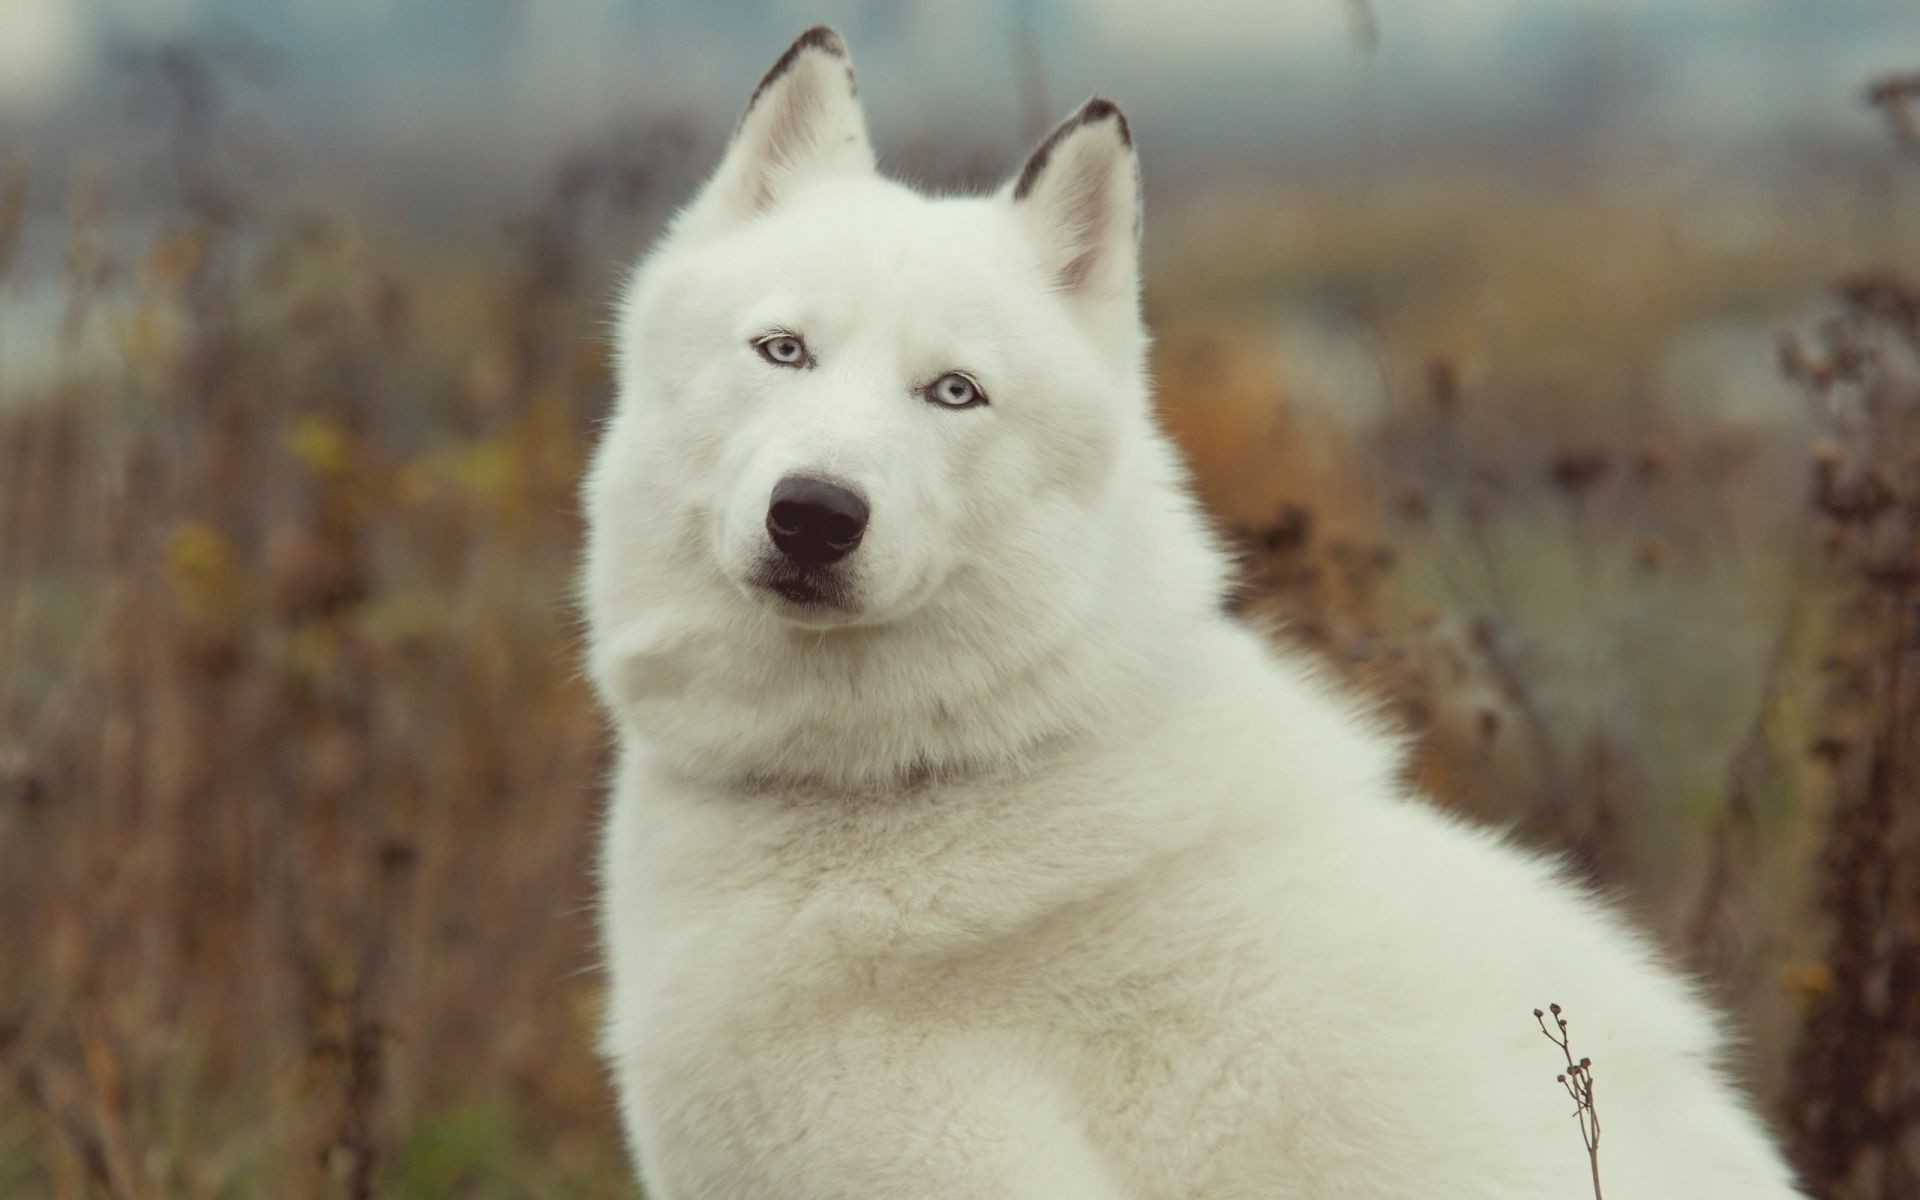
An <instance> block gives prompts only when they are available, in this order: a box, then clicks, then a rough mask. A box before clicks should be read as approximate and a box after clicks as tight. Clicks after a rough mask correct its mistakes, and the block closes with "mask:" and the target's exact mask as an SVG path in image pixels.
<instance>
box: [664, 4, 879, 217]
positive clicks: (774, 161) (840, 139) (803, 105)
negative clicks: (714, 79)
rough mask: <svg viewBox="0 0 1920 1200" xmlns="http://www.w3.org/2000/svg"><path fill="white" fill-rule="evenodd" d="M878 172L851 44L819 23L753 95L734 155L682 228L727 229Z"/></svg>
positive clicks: (730, 152) (737, 131)
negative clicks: (801, 189) (830, 182)
mask: <svg viewBox="0 0 1920 1200" xmlns="http://www.w3.org/2000/svg"><path fill="white" fill-rule="evenodd" d="M873 170H874V161H873V147H872V145H871V143H869V142H868V140H867V120H866V115H865V114H864V113H863V112H862V111H861V109H860V100H859V97H858V94H857V92H856V90H855V87H854V82H853V61H852V60H851V59H850V58H849V57H848V55H847V45H846V43H845V42H843V41H841V40H840V35H839V34H837V33H835V32H834V31H833V30H831V29H829V28H827V27H826V26H825V25H816V26H815V27H814V28H812V29H809V30H807V31H806V32H805V33H803V34H801V35H800V36H799V37H798V38H797V39H795V41H794V43H793V45H791V46H789V47H787V52H786V53H785V54H782V55H781V56H780V58H779V59H778V60H777V61H776V62H775V63H774V64H773V66H772V67H771V68H770V69H769V70H768V71H767V73H766V76H765V77H764V78H762V79H761V80H760V86H759V87H757V88H755V89H754V90H753V96H752V98H751V99H749V100H748V101H747V111H746V113H745V114H744V115H743V116H742V117H741V118H740V124H739V127H738V128H736V129H735V130H734V133H733V140H732V141H731V142H730V143H728V145H727V153H726V156H725V157H724V158H722V159H721V161H720V166H719V168H718V169H717V170H715V171H714V173H713V178H712V179H710V180H708V181H707V185H706V187H705V188H703V189H701V192H700V195H699V196H698V198H696V199H695V200H694V202H693V204H692V205H691V206H690V207H689V208H688V209H687V211H686V212H685V213H684V214H683V215H682V217H681V225H682V227H687V226H695V227H699V228H703V229H709V230H719V229H723V228H726V227H727V226H728V225H732V224H738V223H740V222H742V221H746V220H748V219H749V218H751V217H753V216H755V215H757V214H759V213H762V212H765V211H767V210H768V209H770V208H773V207H774V206H775V205H777V204H778V203H779V202H780V200H781V199H782V197H784V196H786V195H789V194H791V192H792V191H793V189H794V188H796V187H798V186H799V185H800V184H802V183H804V182H806V181H808V180H812V179H819V178H824V177H827V176H832V175H867V174H872V173H873Z"/></svg>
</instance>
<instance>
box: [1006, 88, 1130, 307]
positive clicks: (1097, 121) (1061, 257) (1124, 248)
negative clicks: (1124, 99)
mask: <svg viewBox="0 0 1920 1200" xmlns="http://www.w3.org/2000/svg"><path fill="white" fill-rule="evenodd" d="M1007 193H1008V196H1009V199H1010V200H1011V202H1012V203H1013V205H1014V206H1015V208H1016V209H1018V210H1019V211H1020V212H1022V213H1023V214H1024V215H1025V216H1026V218H1027V220H1028V222H1029V224H1030V227H1031V228H1032V230H1033V232H1034V236H1035V238H1036V240H1037V244H1038V245H1039V247H1040V251H1041V254H1042V256H1043V259H1044V261H1045V263H1046V266H1047V269H1048V270H1049V272H1050V273H1051V274H1052V276H1053V279H1054V282H1055V285H1056V286H1058V287H1059V288H1060V289H1061V290H1062V291H1065V292H1069V293H1074V294H1078V295H1083V296H1086V297H1088V298H1090V299H1116V298H1132V297H1133V296H1135V295H1136V294H1137V292H1138V290H1139V286H1140V279H1139V257H1140V250H1139V243H1140V166H1139V160H1138V159H1137V158H1136V157H1135V156H1134V152H1133V131H1132V130H1131V129H1130V128H1128V126H1127V118H1126V116H1125V115H1124V114H1122V113H1121V111H1120V107H1119V106H1118V105H1116V104H1115V103H1114V102H1113V101H1111V100H1104V99H1101V98H1100V97H1098V96H1096V97H1094V98H1093V99H1091V100H1089V101H1087V102H1086V103H1085V104H1083V105H1081V107H1080V111H1079V112H1077V113H1075V114H1073V115H1072V116H1071V117H1068V118H1067V119H1066V120H1065V121H1064V122H1062V123H1061V125H1060V127H1059V128H1057V129H1055V130H1054V131H1053V132H1052V133H1050V134H1048V135H1047V136H1046V138H1045V139H1044V140H1043V141H1041V143H1040V144H1039V145H1038V146H1036V147H1034V151H1033V153H1032V155H1030V156H1029V157H1028V159H1027V165H1026V166H1025V167H1023V168H1021V170H1020V174H1019V175H1018V176H1017V177H1016V178H1015V179H1014V180H1013V182H1012V183H1010V184H1009V185H1008V187H1007Z"/></svg>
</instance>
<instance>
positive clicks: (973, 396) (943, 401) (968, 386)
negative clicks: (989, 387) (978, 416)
mask: <svg viewBox="0 0 1920 1200" xmlns="http://www.w3.org/2000/svg"><path fill="white" fill-rule="evenodd" d="M923 394H924V395H925V396H926V398H927V399H928V400H929V401H930V402H932V403H934V404H938V405H940V406H941V407H942V408H973V407H975V406H976V405H981V404H985V403H986V402H987V394H986V393H985V392H983V391H981V390H980V385H979V384H977V383H975V382H974V381H973V380H972V379H970V378H968V377H967V376H965V375H962V374H961V373H960V372H958V371H948V372H947V373H946V374H945V375H942V376H941V377H940V378H938V379H936V380H934V381H933V382H932V383H930V384H928V385H927V388H926V391H925V392H924V393H923Z"/></svg>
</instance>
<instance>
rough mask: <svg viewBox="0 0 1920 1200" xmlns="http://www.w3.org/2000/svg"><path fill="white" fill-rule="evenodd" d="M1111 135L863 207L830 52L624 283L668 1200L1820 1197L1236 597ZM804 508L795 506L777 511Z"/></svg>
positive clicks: (798, 54) (601, 487)
mask: <svg viewBox="0 0 1920 1200" xmlns="http://www.w3.org/2000/svg"><path fill="white" fill-rule="evenodd" d="M1136 189H1137V184H1136V182H1135V170H1134V165H1133V155H1132V148H1131V143H1130V138H1129V135H1128V132H1127V129H1126V124H1125V122H1124V120H1123V119H1122V118H1121V117H1120V116H1119V113H1118V111H1117V110H1116V109H1113V108H1112V106H1111V105H1107V104H1105V103H1104V102H1099V101H1096V102H1093V103H1091V104H1089V105H1088V106H1087V107H1086V108H1084V109H1083V110H1082V111H1081V112H1080V113H1079V114H1078V115H1077V116H1076V117H1074V118H1073V119H1072V120H1070V121H1068V122H1067V123H1066V124H1065V125H1063V126H1062V127H1061V129H1060V130H1059V131H1057V132H1056V133H1055V135H1054V136H1053V137H1051V138H1049V139H1048V141H1047V142H1046V143H1045V144H1043V146H1042V147H1041V148H1040V149H1039V150H1038V151H1036V153H1035V155H1034V158H1033V160H1032V161H1031V162H1029V164H1028V166H1027V169H1026V170H1025V171H1023V172H1022V174H1021V176H1020V178H1019V179H1018V180H1017V181H1015V183H1013V184H1012V185H1010V187H1009V188H1008V189H1007V190H1006V191H1005V192H1003V193H1002V194H1000V195H998V196H994V197H989V198H971V199H954V200H930V199H926V198H923V197H920V196H918V195H915V194H914V193H912V192H909V191H907V190H905V189H903V188H900V187H898V186H897V185H894V184H891V183H887V182H885V181H883V180H881V179H879V178H878V177H877V176H876V175H875V174H874V171H873V161H872V155H871V151H870V150H869V149H868V146H867V141H866V134H865V128H864V124H863V122H862V119H861V116H860V113H859V109H858V107H857V103H856V102H855V100H854V95H853V89H852V85H851V75H850V73H849V71H848V68H847V64H846V59H845V52H844V49H843V48H842V47H841V46H840V44H839V41H838V39H837V38H835V37H834V36H833V35H831V34H830V33H827V32H826V31H819V30H817V31H814V32H812V33H809V34H808V35H806V36H805V37H803V38H802V39H801V40H800V42H798V43H796V45H795V47H794V49H793V50H791V51H789V53H788V54H787V55H786V56H785V57H784V58H783V59H782V60H781V61H780V63H778V64H776V66H775V68H774V71H773V72H772V73H770V74H769V76H768V78H767V80H766V82H764V83H763V84H762V85H761V88H760V90H759V91H758V92H756V93H755V97H754V100H753V102H752V104H751V105H750V106H749V110H748V113H747V116H746V118H745V119H744V120H743V121H742V124H741V128H740V130H739V131H738V133H737V134H736V136H735V139H734V144H733V146H732V147H731V148H730V149H729V152H728V155H727V158H726V160H725V162H723V164H722V165H721V167H720V170H719V172H718V173H717V174H716V176H715V178H714V180H713V181H712V182H711V183H709V185H708V186H707V188H706V190H705V191H704V192H703V193H702V195H701V196H700V197H699V198H698V199H697V200H696V202H695V203H694V205H693V206H692V207H691V208H690V209H689V210H688V211H687V212H686V213H685V214H683V215H682V217H681V219H680V220H679V221H678V222H677V223H676V225H675V227H674V229H673V230H672V231H671V232H670V233H669V234H668V235H667V237H666V239H665V240H664V241H663V243H662V244H661V245H660V246H659V247H657V248H656V251H655V252H654V254H653V255H651V256H650V258H649V260H648V262H647V264H646V265H645V266H644V268H643V269H642V270H641V272H640V273H639V274H638V275H637V277H636V279H635V282H634V284H633V287H632V289H631V292H630V295H629V302H628V304H627V306H626V309H625V314H624V319H623V322H622V326H621V332H620V338H621V342H620V347H621V354H622V374H621V385H622V388H621V398H620V403H619V408H618V412H617V415H616V417H615V419H614V421H613V422H612V424H611V426H610V427H609V429H608V430H607V432H606V436H605V440H604V442H603V444H602V448H601V451H600V455H599V458H598V460H597V462H596V465H595V468H594V471H593V473H592V476H591V479H590V480H589V483H588V487H587V503H588V508H589V516H590V524H591V535H592V541H591V546H590V552H589V559H588V571H587V578H586V597H587V604H588V609H589V616H590V619H591V623H592V632H593V647H592V667H593V672H594V677H595V681H596V683H597V685H598V686H599V688H600V690H601V693H602V695H603V697H604V698H605V700H606V702H607V704H608V706H609V708H610V710H611V711H612V713H613V714H614V717H615V720H616V722H617V726H618V733H619V738H620V751H621V753H620V766H619V770H618V777H617V780H616V783H615V790H614V801H613V813H612V818H611V821H610V825H609V828H608V830H607V839H606V847H605V858H604V871H605V887H606V898H605V910H604V919H605V930H606V941H607V948H608V954H609V963H610V967H611V972H612V995H611V999H610V1019H609V1021H608V1026H607V1031H606V1049H607V1052H608V1054H609V1057H610V1059H611V1062H612V1064H613V1066H614V1070H615V1074H616V1079H617V1082H618V1085H619V1088H620V1092H621V1098H622V1104H623V1111H624V1115H625V1118H626V1123H627V1128H628V1131H629V1134H630V1136H631V1139H632V1143H633V1146H634V1149H635V1151H636V1154H637V1156H638V1158H639V1161H640V1164H641V1167H642V1171H643V1174H644V1176H645V1178H646V1181H647V1183H648V1186H649V1195H650V1196H652V1197H655V1198H656V1200H696V1198H706V1197H784V1198H796V1200H798V1198H816V1197H817V1198H827V1197H848V1198H850V1200H863V1198H879V1197H889V1198H891V1197H910V1196H911V1197H955V1198H959V1197H968V1198H974V1197H1019V1198H1030V1200H1082V1198H1084V1200H1095V1198H1098V1200H1120V1198H1122V1197H1125V1198H1128V1200H1172V1198H1174V1197H1207V1198H1217V1197H1249V1198H1251V1197H1262V1198H1265V1197H1296V1198H1310V1197H1311V1198H1322V1197H1353V1198H1373V1197H1379V1198H1386V1197H1395V1198H1399V1197H1411V1196H1420V1197H1429V1198H1433V1200H1446V1198H1459V1200H1465V1198H1468V1197H1471V1198H1475V1200H1509V1198H1510V1200H1576V1198H1581V1197H1586V1196H1588V1195H1590V1194H1591V1191H1592V1185H1591V1182H1590V1180H1589V1166H1588V1161H1587V1154H1586V1150H1585V1148H1584V1147H1583V1146H1582V1145H1581V1139H1580V1135H1579V1132H1578V1129H1577V1127H1576V1125H1575V1123H1574V1121H1573V1119H1572V1103H1571V1102H1570V1101H1569V1100H1568V1098H1567V1096H1566V1094H1565V1093H1564V1092H1563V1091H1562V1090H1561V1088H1560V1085H1559V1084H1557V1083H1555V1082H1554V1075H1555V1074H1556V1073H1557V1072H1558V1071H1560V1070H1563V1069H1564V1064H1563V1063H1562V1062H1561V1060H1560V1057H1559V1050H1558V1049H1557V1048H1556V1047H1554V1046H1552V1045H1550V1044H1548V1042H1546V1041H1545V1040H1544V1039H1543V1038H1542V1037H1541V1034H1540V1030H1539V1028H1538V1027H1537V1026H1536V1025H1535V1022H1534V1018H1533V1015H1532V1010H1533V1009H1534V1008H1535V1007H1536V1006H1543V1005H1544V1004H1545V1003H1546V1002H1547V1001H1549V1000H1556V1001H1561V1002H1564V1003H1565V1004H1566V1005H1567V1006H1568V1009H1569V1011H1570V1013H1571V1014H1572V1016H1573V1017H1574V1019H1575V1025H1574V1028H1573V1031H1572V1032H1573V1036H1574V1048H1575V1051H1576V1052H1577V1053H1579V1054H1584V1055H1588V1056H1591V1057H1592V1059H1593V1060H1594V1064H1595V1065H1594V1072H1595V1076H1596V1078H1597V1080H1598V1084H1599V1086H1598V1090H1597V1098H1598V1108H1599V1111H1600V1115H1601V1120H1602V1122H1603V1126H1604V1137H1603V1140H1602V1143H1601V1147H1600V1165H1601V1175H1602V1179H1603V1182H1604V1183H1605V1185H1606V1189H1607V1193H1608V1194H1609V1195H1618V1196H1621V1197H1628V1198H1639V1200H1646V1198H1648V1197H1655V1196H1670V1197H1702V1198H1710V1200H1718V1198H1721V1197H1726V1198H1728V1200H1733V1198H1751V1200H1785V1198H1787V1197H1791V1196H1794V1195H1797V1194H1798V1193H1796V1192H1795V1191H1794V1189H1793V1187H1792V1184H1791V1182H1790V1180H1789V1176H1788V1173H1787V1171H1786V1169H1785V1168H1784V1167H1783V1166H1782V1165H1781V1162H1780V1160H1779V1157H1778V1155H1777V1154H1776V1152H1775V1151H1774V1150H1773V1149H1772V1147H1771V1146H1770V1145H1769V1144H1768V1142H1767V1139H1766V1138H1765V1136H1764V1135H1763V1133H1762V1132H1761V1130H1760V1127H1759V1126H1758V1124H1757V1123H1756V1121H1755V1120H1754V1119H1753V1118H1752V1117H1751V1116H1750V1115H1749V1114H1748V1113H1747V1112H1746V1110H1745V1109H1744V1107H1743V1105H1742V1103H1741V1102H1740V1100H1739V1099H1738V1098H1737V1096H1736V1095H1735V1094H1734V1092H1733V1091H1732V1089H1731V1088H1730V1087H1729V1086H1728V1085H1727V1084H1726V1083H1725V1082H1724V1080H1723V1079H1722V1078H1721V1077H1720V1076H1719V1074H1718V1073H1717V1072H1716V1070H1715V1069H1714V1067H1713V1066H1712V1065H1711V1060H1712V1059H1713V1058H1714V1056H1715V1054H1716V1053H1717V1051H1718V1049H1719V1047H1720V1045H1721V1043H1722V1041H1723V1040H1724V1039H1723V1035H1722V1031H1721V1030H1720V1029H1719V1028H1718V1027H1717V1024H1716V1022H1715V1021H1714V1019H1713V1018H1712V1017H1711V1016H1710V1014H1709V1013H1708V1012H1707V1010H1705V1009H1704V1008H1703V1007H1701V1006H1700V1005H1699V1004H1698V1003H1697V1002H1695V1001H1694V1000H1693V999H1692V998H1691V996H1690V995H1689V993H1688V991H1687V989H1686V988H1685V987H1684V986H1683V985H1682V984H1681V983H1680V982H1679V981H1678V980H1677V979H1676V978H1675V977H1674V976H1673V975H1672V974H1670V973H1669V972H1668V971H1666V970H1665V969H1664V968H1663V967H1662V966H1660V965H1659V963H1658V960H1657V956H1656V955H1655V954H1654V953H1653V952H1652V951H1651V950H1650V949H1649V947H1648V946H1647V945H1646V944H1645V943H1644V942H1642V941H1641V940H1639V939H1638V938H1637V937H1635V936H1634V935H1632V934H1630V933H1629V932H1627V931H1626V930H1625V929H1624V928H1623V927H1622V926H1621V925H1620V924H1619V923H1618V922H1617V921H1616V920H1615V919H1613V918H1612V917H1611V916H1610V915H1609V914H1608V913H1606V912H1605V911H1603V910H1602V909H1601V908H1600V907H1599V906H1598V905H1597V904H1596V903H1595V902H1594V901H1592V900H1591V899H1589V898H1587V897H1586V896H1585V895H1584V894H1583V893H1582V892H1581V891H1580V890H1579V889H1577V888H1575V887H1573V886H1570V885H1569V884H1567V883H1566V882H1564V881H1563V880H1562V879H1560V878H1559V877H1558V875H1557V874H1556V872H1555V869H1554V868H1553V867H1552V866H1551V865H1550V864H1547V863H1545V862H1543V861H1541V860H1539V859H1536V858H1533V857H1530V856H1529V855H1527V854H1525V853H1522V852H1520V851H1517V850H1515V849H1513V848H1511V847H1509V846H1507V845H1505V844H1504V843H1503V842H1502V840H1501V839H1500V838H1499V837H1497V836H1494V835H1492V834H1489V833H1486V832H1482V831H1477V830H1474V829H1471V828H1468V827H1466V826H1463V825H1461V824H1459V823H1457V822H1455V821H1452V820H1450V819H1448V818H1446V817H1443V816H1442V815H1440V814H1439V813H1437V812H1436V811H1434V810H1432V809H1430V808H1428V807H1426V806H1424V805H1423V804H1421V803H1419V802H1417V801H1415V800H1412V799H1410V798H1408V797H1407V796H1406V795H1405V793H1404V791H1403V789H1402V787H1401V785H1400V784H1399V783H1398V781H1397V780H1398V774H1399V760H1398V751H1397V748H1396V746H1395V745H1394V743H1393V741H1392V740H1391V739H1390V738H1389V737H1387V736H1385V735H1383V734H1382V733H1381V732H1379V731H1377V730H1376V729H1374V728H1373V727H1372V726H1371V724H1370V723H1369V722H1368V721H1367V720H1365V719H1363V718H1362V717H1361V716H1360V715H1359V714H1358V713H1357V712H1356V711H1355V710H1354V709H1352V708H1351V707H1350V706H1349V705H1348V704H1346V703H1344V702H1342V701H1341V700H1339V699H1336V698H1334V697H1333V696H1332V695H1331V694H1330V693H1329V692H1327V691H1326V690H1324V689H1322V688H1321V687H1320V686H1318V685H1317V684H1316V683H1315V682H1313V681H1312V680H1311V679H1310V678H1309V677H1308V676H1307V675H1306V674H1305V673H1304V672H1303V671H1302V670H1301V669H1300V668H1299V667H1298V666H1297V665H1294V664H1291V663H1288V662H1285V661H1283V660H1280V659H1278V658H1276V657H1275V656H1274V655H1273V654H1272V653H1271V652H1270V651H1269V650H1267V649H1266V648H1265V646H1264V644H1263V643H1262V642H1261V641H1260V640H1259V639H1258V638H1256V637H1255V636H1254V635H1253V634H1251V633H1249V632H1247V631H1245V630H1243V629H1241V628H1239V627H1238V626H1236V625H1234V624H1232V623H1231V622H1230V621H1228V620H1227V619H1226V618H1224V617H1222V616H1221V615H1220V606H1219V596H1220V591H1221V581H1222V577H1223V573H1224V559H1223V556H1222V555H1221V554H1220V553H1219V551H1218V550H1217V549H1216V548H1215V546H1214V545H1213V543H1212V541H1211V539H1210V537H1209V535H1208V533H1207V532H1206V530H1205V528H1204V526H1203V523H1202V522H1201V520H1200V518H1199V517H1198V515H1197V514H1196V512H1195V510H1194V508H1193V505H1192V504H1191V502H1190V501H1189V499H1188V497H1187V492H1186V489H1185V486H1184V481H1183V477H1182V474H1181V471H1180V468H1179V466H1178V464H1177V462H1176V459H1175V457H1174V455H1173V453H1172V451H1171V450H1170V449H1169V447H1168V445H1167V443H1166V442H1165V440H1164V439H1163V438H1162V437H1161V435H1160V434H1159V433H1158V432H1157V430H1156V429H1155V427H1154V425H1153V421H1152V417H1151V409H1150V402H1149V397H1148V394H1147V386H1146V383H1145V380H1144V369H1143V357H1144V350H1145V336H1144V333H1143V331H1142V329H1141V327H1140V322H1139V317H1138V304H1137V286H1138V285H1137V266H1136V260H1135V238H1136V223H1137V220H1138V199H1137V191H1136ZM769 497H771V501H770V500H769Z"/></svg>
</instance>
